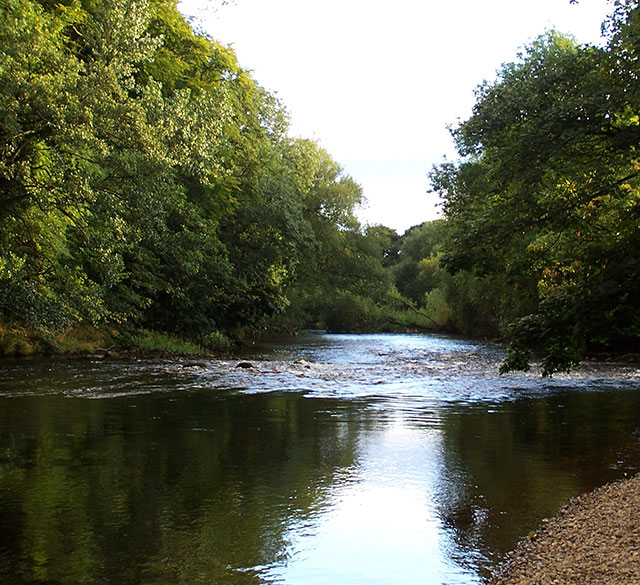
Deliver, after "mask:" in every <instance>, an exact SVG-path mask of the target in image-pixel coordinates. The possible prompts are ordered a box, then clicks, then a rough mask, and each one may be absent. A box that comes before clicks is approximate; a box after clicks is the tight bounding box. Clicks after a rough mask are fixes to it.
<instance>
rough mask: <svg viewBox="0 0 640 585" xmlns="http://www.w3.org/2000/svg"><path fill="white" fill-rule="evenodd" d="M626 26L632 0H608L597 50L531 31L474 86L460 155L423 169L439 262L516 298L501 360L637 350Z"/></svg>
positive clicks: (635, 32)
mask: <svg viewBox="0 0 640 585" xmlns="http://www.w3.org/2000/svg"><path fill="white" fill-rule="evenodd" d="M639 23H640V13H639V9H638V6H637V2H632V1H619V2H616V3H615V11H614V14H613V15H612V17H611V18H610V19H609V21H608V23H607V27H608V28H607V30H608V44H607V45H606V46H605V47H602V48H599V47H594V46H579V45H577V44H576V43H575V42H574V41H573V40H572V39H570V38H567V37H566V36H563V35H561V34H559V33H557V32H555V31H552V32H549V33H547V34H545V35H543V36H542V37H540V38H539V39H537V40H536V41H535V42H534V43H532V44H531V45H530V46H529V47H527V49H526V51H525V52H524V54H523V55H521V57H520V59H519V60H518V61H516V62H514V63H511V64H507V65H505V66H503V68H502V70H501V71H500V74H499V77H498V79H497V80H496V81H495V82H494V83H485V84H484V85H482V86H481V87H480V88H479V89H478V91H477V101H476V105H475V107H474V109H473V114H472V116H471V117H470V118H469V119H468V120H467V121H465V122H463V123H462V124H461V125H460V126H459V127H458V128H457V129H456V130H455V133H454V135H455V139H456V143H457V147H458V151H459V153H460V155H461V157H462V160H461V162H460V163H459V164H451V163H445V164H443V165H440V166H439V167H437V168H435V169H434V170H433V172H432V175H431V178H432V182H433V185H434V187H435V189H436V190H437V191H439V192H440V194H441V195H442V197H443V200H444V211H445V214H446V218H447V220H448V226H449V242H448V245H447V246H446V250H445V253H444V263H445V265H446V266H447V267H448V268H449V269H450V270H451V271H454V272H456V271H460V270H463V269H467V270H472V271H473V272H475V273H476V274H478V275H481V276H483V277H485V278H486V282H487V283H491V282H492V281H493V282H494V283H496V285H497V286H498V285H500V283H501V282H504V283H506V284H508V285H509V286H508V287H502V289H503V291H505V292H503V293H502V294H503V295H507V296H508V297H510V298H511V299H512V300H513V299H514V298H515V299H516V301H517V304H518V307H519V310H518V314H517V315H516V318H511V319H510V322H509V323H508V326H507V328H506V330H507V333H508V336H509V339H510V341H511V345H510V352H509V357H508V359H507V360H506V362H505V364H504V366H503V369H504V370H509V369H523V368H524V369H526V368H528V365H529V361H530V359H531V358H532V356H533V355H534V353H535V352H538V351H541V352H542V356H543V372H544V373H545V374H552V373H553V372H555V371H559V370H566V369H568V368H570V367H571V366H573V365H575V364H577V363H578V362H579V361H580V360H581V359H583V358H584V356H585V355H586V354H587V353H588V352H592V351H598V350H616V351H624V350H629V351H630V350H637V348H638V345H639V339H640V278H639V276H640V190H639V188H640V176H639V174H638V171H639V169H640V160H639V152H638V144H639V143H640V140H639V139H640V123H639V114H640V94H639V91H640V90H639V87H640V85H639V84H638V74H639V73H640V71H639V63H640V59H639V58H640V53H639V50H640V27H639ZM489 286H490V284H489ZM504 298H506V297H504ZM508 304H512V303H505V305H508ZM507 316H509V317H513V315H507V312H506V311H505V312H504V313H503V315H502V317H503V320H506V319H505V317H507Z"/></svg>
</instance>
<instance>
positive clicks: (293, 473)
mask: <svg viewBox="0 0 640 585" xmlns="http://www.w3.org/2000/svg"><path fill="white" fill-rule="evenodd" d="M502 358H503V349H502V348H501V347H500V346H498V345H495V344H491V343H481V342H472V341H467V340H460V339H455V338H450V337H444V336H436V335H418V334H413V335H412V334H406V335H392V334H389V335H329V334H323V333H317V332H316V333H314V332H310V333H306V334H304V335H301V336H299V337H297V338H294V339H290V340H288V341H280V342H278V343H273V344H263V345H256V346H255V347H253V348H252V349H251V351H248V352H246V353H245V354H244V355H243V356H242V357H239V358H237V359H226V360H220V359H209V358H204V359H195V360H194V359H173V360H168V359H144V360H133V359H128V360H125V359H34V360H16V361H12V360H5V361H4V362H2V363H1V364H0V582H1V583H11V584H12V585H26V584H30V585H33V584H36V583H37V584H49V585H54V584H56V585H70V584H82V585H90V584H94V583H95V584H98V583H99V584H104V583H112V584H115V585H143V584H144V585H165V584H166V585H177V584H184V585H200V584H202V585H205V584H206V585H245V584H246V585H248V584H271V583H273V584H282V585H314V584H317V585H321V584H322V585H325V584H331V585H356V584H360V583H367V585H376V584H380V585H394V584H398V585H414V584H428V585H438V584H441V585H453V584H463V585H471V584H478V583H481V582H482V578H483V576H486V575H487V574H488V571H489V569H490V567H492V566H493V565H494V564H495V563H496V562H498V561H499V560H500V559H501V558H502V557H503V556H504V554H505V553H506V552H507V551H508V550H510V549H511V548H513V547H514V546H515V545H516V543H517V542H518V540H519V539H521V538H523V537H525V536H526V535H527V534H528V533H529V532H530V531H532V530H534V529H535V528H536V527H537V526H538V525H539V524H540V522H541V521H542V520H543V519H544V518H545V517H548V516H550V515H552V514H554V513H555V512H556V511H557V510H558V509H559V508H560V507H561V506H562V505H563V504H564V503H565V502H566V501H567V500H568V499H570V498H571V497H573V496H576V495H578V494H580V493H582V492H585V491H588V490H591V489H593V488H595V487H597V486H599V485H602V484H603V483H606V482H608V481H612V480H615V479H618V478H621V477H624V476H625V475H631V474H634V473H636V472H637V471H638V470H640V392H638V390H640V373H639V372H638V370H637V369H636V368H634V367H633V366H627V365H620V364H617V365H616V364H606V363H591V364H589V365H588V366H587V367H585V368H582V369H580V370H578V371H576V372H575V373H573V374H572V375H560V376H556V377H554V378H553V379H542V378H540V376H539V373H537V372H535V371H534V372H532V373H528V374H521V373H520V374H509V375H505V376H499V375H498V374H497V368H498V365H499V363H500V361H501V360H502ZM240 362H246V363H245V364H244V365H246V366H250V367H237V366H238V364H239V363H240Z"/></svg>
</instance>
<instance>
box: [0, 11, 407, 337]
mask: <svg viewBox="0 0 640 585" xmlns="http://www.w3.org/2000/svg"><path fill="white" fill-rule="evenodd" d="M0 18H1V20H2V22H3V23H5V25H6V26H3V27H1V28H0V49H1V50H2V55H3V58H2V62H1V63H0V322H2V323H8V324H12V326H16V327H26V328H27V329H28V330H30V331H33V332H35V334H36V335H37V336H38V337H39V338H40V339H43V340H51V339H55V336H56V334H57V332H60V331H64V330H67V329H68V327H70V326H73V327H77V326H79V325H88V326H101V325H110V326H113V327H114V328H115V329H116V330H119V331H122V332H124V333H125V334H126V335H127V336H132V335H135V332H136V331H138V330H140V329H141V328H143V329H147V330H152V331H163V332H166V334H167V335H169V336H173V335H176V336H180V337H184V338H187V339H191V340H193V341H194V342H197V343H199V344H202V345H204V346H207V347H216V348H218V347H220V346H224V345H226V343H227V339H228V336H227V335H225V334H228V335H230V336H234V337H241V336H242V335H244V334H245V333H246V332H247V331H256V330H260V329H262V328H263V327H264V326H265V324H266V323H268V322H269V320H270V319H273V318H274V315H277V314H279V313H282V312H283V311H284V310H285V309H286V308H287V307H289V306H290V305H292V304H295V302H296V301H297V300H299V299H302V298H303V297H306V296H308V295H306V293H305V292H302V291H304V289H305V287H307V288H309V289H310V290H312V291H314V290H321V291H322V294H320V297H322V296H323V295H324V296H327V295H329V294H330V293H329V291H331V290H333V287H336V289H337V290H340V291H344V292H345V294H348V295H352V296H353V295H354V297H353V298H356V297H358V296H361V297H362V298H363V299H365V301H366V302H368V299H370V298H372V297H375V298H381V296H382V295H383V293H384V290H385V287H386V286H387V285H388V284H389V282H390V279H389V277H388V275H387V274H386V272H385V270H384V268H383V265H382V262H383V259H384V257H385V254H386V255H387V261H388V255H389V254H393V251H392V247H393V237H394V234H393V233H391V231H390V230H389V231H386V232H385V231H384V229H383V228H378V229H377V231H376V233H375V234H374V233H373V231H372V232H371V235H365V234H363V233H361V232H360V226H359V225H358V222H357V221H356V219H355V215H354V211H355V207H356V206H357V205H358V204H359V203H360V201H361V199H362V192H361V189H360V187H359V186H358V185H357V184H356V183H355V182H354V181H353V180H352V179H351V178H350V177H348V176H346V175H344V174H343V172H342V170H341V168H340V167H339V165H338V164H337V163H336V162H335V161H333V160H332V159H331V157H330V156H329V154H328V153H327V152H326V151H324V150H323V149H321V148H320V147H319V146H318V145H317V144H316V143H314V142H312V141H308V140H301V139H292V138H290V137H289V136H288V134H287V132H288V116H287V113H286V111H285V109H284V107H283V106H282V104H280V102H279V101H278V100H277V99H276V97H275V96H273V95H272V94H270V93H268V92H267V91H265V90H264V89H263V88H261V87H260V86H259V85H258V84H257V83H256V82H255V81H254V80H253V79H252V78H251V76H250V75H249V74H248V73H247V72H246V71H244V70H243V69H242V68H241V67H240V66H239V65H238V63H237V61H236V58H235V55H234V54H233V51H232V50H231V49H229V48H226V47H222V46H221V45H220V44H218V43H216V42H215V41H214V40H211V39H209V38H207V37H204V36H202V35H199V34H196V33H195V32H194V31H193V30H192V29H191V27H190V26H189V24H188V23H187V22H186V21H185V19H184V18H183V17H182V16H181V15H180V13H179V12H178V10H177V7H176V3H175V2H174V1H173V0H108V1H104V2H92V1H79V0H69V1H65V2H63V3H53V2H49V1H48V0H42V1H35V0H7V1H6V2H3V3H2V5H1V6H0ZM396 237H397V236H396ZM383 248H384V251H383ZM312 296H313V295H312ZM318 298H319V297H318ZM307 300H308V299H307ZM307 300H305V301H303V302H302V305H301V306H298V307H292V310H291V313H290V314H291V315H293V314H297V315H301V314H302V313H308V312H309V309H308V307H309V306H310V305H309V302H307ZM312 304H313V305H314V306H316V307H317V306H319V305H318V303H317V302H316V301H313V303H312ZM296 311H297V313H296ZM316 316H318V315H316ZM299 325H300V322H297V323H296V326H299Z"/></svg>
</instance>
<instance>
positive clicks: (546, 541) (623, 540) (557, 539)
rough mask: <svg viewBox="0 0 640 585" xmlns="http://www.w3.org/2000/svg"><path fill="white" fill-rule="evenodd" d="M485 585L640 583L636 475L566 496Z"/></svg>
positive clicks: (639, 487) (639, 484)
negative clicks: (548, 518)
mask: <svg viewBox="0 0 640 585" xmlns="http://www.w3.org/2000/svg"><path fill="white" fill-rule="evenodd" d="M487 585H640V475H638V476H636V477H633V478H631V479H625V480H621V481H618V482H615V483H612V484H609V485H606V486H604V487H601V488H599V489H597V490H595V491H594V492H591V493H588V494H585V495H582V496H579V497H578V498H575V499H573V500H571V501H570V502H569V503H568V504H567V505H566V506H565V507H564V508H563V509H562V510H561V511H560V512H559V513H558V514H557V515H556V516H555V517H554V518H552V519H551V520H547V521H544V522H543V523H542V525H541V527H540V529H539V530H538V531H536V532H535V533H532V534H530V535H529V537H527V538H526V539H525V540H524V541H522V542H521V543H520V545H519V546H518V548H516V549H515V550H514V551H513V552H511V553H510V554H509V555H508V557H507V559H506V560H505V562H504V563H502V564H501V565H500V566H499V567H498V568H497V569H496V570H495V571H494V572H493V574H492V576H491V578H490V579H489V580H488V581H487Z"/></svg>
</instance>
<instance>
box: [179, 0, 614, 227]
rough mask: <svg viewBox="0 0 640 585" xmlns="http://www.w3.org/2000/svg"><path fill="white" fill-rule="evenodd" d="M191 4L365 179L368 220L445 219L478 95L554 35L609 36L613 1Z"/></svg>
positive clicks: (301, 121) (587, 39) (294, 124)
mask: <svg viewBox="0 0 640 585" xmlns="http://www.w3.org/2000/svg"><path fill="white" fill-rule="evenodd" d="M216 1H217V0H213V3H212V0H182V2H180V4H179V7H180V9H181V10H182V11H183V13H185V14H187V15H195V16H196V17H197V19H198V22H199V23H200V26H201V27H202V28H204V30H205V31H206V32H207V33H208V34H210V35H211V36H212V37H213V38H214V39H216V40H217V41H219V42H221V43H222V44H224V45H230V46H231V47H233V49H234V50H235V52H236V55H237V57H238V61H239V63H240V65H241V66H242V67H244V68H245V69H248V70H250V71H251V72H252V74H253V77H254V78H255V79H256V81H257V82H258V83H259V84H260V85H262V86H263V87H265V88H266V89H268V90H269V91H271V92H272V93H275V94H276V95H277V96H278V97H279V98H280V99H281V101H282V102H283V104H284V105H285V107H286V109H287V110H288V111H289V114H290V116H291V130H290V134H291V135H292V136H299V137H302V138H311V139H315V140H316V141H317V142H318V143H319V144H320V145H321V146H322V147H323V148H325V149H326V150H327V151H328V152H329V154H330V155H331V156H332V158H333V159H334V160H335V161H336V162H338V163H339V164H340V165H341V166H342V167H343V169H344V171H345V173H346V174H348V175H350V176H351V177H353V179H354V180H355V181H356V182H358V183H359V184H360V185H361V186H362V188H363V192H364V196H365V198H366V200H367V203H366V205H365V206H364V207H363V208H362V209H360V210H359V211H358V217H359V219H360V221H361V222H362V223H364V224H383V225H386V226H388V227H391V228H393V229H395V230H396V231H398V232H399V233H403V232H404V231H405V230H406V229H407V228H409V227H411V226H413V225H417V224H419V223H422V222H424V221H427V220H431V219H435V218H436V217H438V215H439V208H438V198H437V196H436V195H435V194H432V193H429V192H428V191H429V181H428V173H429V171H430V170H431V168H432V166H433V165H434V164H439V163H441V162H442V161H443V160H444V157H447V158H448V160H455V159H456V153H455V149H454V145H453V141H452V139H451V135H450V132H449V129H448V128H450V127H452V126H453V127H455V126H456V125H457V123H458V122H459V121H461V120H465V119H467V118H468V117H469V116H470V115H471V108H472V106H473V104H474V101H475V98H474V90H475V88H476V87H477V86H478V85H479V84H481V83H482V82H483V81H484V80H488V81H492V80H494V79H495V77H496V72H497V71H498V70H499V69H500V67H501V65H502V64H503V63H508V62H511V61H514V60H515V59H516V58H517V53H518V51H519V50H521V49H522V48H523V47H524V46H526V45H527V44H528V43H530V42H531V41H532V40H533V39H535V38H536V37H537V36H539V35H540V34H542V33H544V32H545V30H548V29H551V28H556V29H558V30H559V31H561V32H564V33H569V34H572V35H573V36H574V37H575V38H576V40H577V41H578V42H581V43H600V42H601V35H600V25H601V23H602V21H603V20H604V18H605V17H606V15H607V14H608V12H609V8H610V4H609V3H608V2H607V0H580V1H579V3H578V4H570V2H569V0H484V1H479V0H386V1H384V2H382V1H379V0H322V1H317V0H230V2H228V3H226V4H220V2H219V1H218V2H217V3H216Z"/></svg>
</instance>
